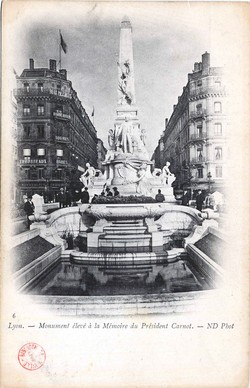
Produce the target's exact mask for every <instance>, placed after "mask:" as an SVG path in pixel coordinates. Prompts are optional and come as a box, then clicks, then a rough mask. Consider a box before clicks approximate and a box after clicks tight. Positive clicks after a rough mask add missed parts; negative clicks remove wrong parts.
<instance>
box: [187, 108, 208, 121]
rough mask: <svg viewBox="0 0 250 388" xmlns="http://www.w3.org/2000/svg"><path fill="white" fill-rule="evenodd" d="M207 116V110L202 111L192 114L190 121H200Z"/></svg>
mask: <svg viewBox="0 0 250 388" xmlns="http://www.w3.org/2000/svg"><path fill="white" fill-rule="evenodd" d="M206 114H207V111H206V109H200V110H197V111H193V112H190V114H189V117H190V119H199V118H204V116H206Z"/></svg>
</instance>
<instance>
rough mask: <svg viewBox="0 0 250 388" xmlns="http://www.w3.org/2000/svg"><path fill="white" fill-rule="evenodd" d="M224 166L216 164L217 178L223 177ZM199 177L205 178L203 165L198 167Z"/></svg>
mask: <svg viewBox="0 0 250 388" xmlns="http://www.w3.org/2000/svg"><path fill="white" fill-rule="evenodd" d="M222 172H223V171H222V166H219V165H217V166H215V178H222V177H223V174H222ZM197 178H203V167H199V168H197Z"/></svg>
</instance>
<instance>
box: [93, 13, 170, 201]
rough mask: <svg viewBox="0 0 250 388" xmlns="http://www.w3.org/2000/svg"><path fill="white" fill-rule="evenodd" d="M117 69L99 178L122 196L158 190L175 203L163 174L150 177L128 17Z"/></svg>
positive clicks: (122, 26) (121, 35)
mask: <svg viewBox="0 0 250 388" xmlns="http://www.w3.org/2000/svg"><path fill="white" fill-rule="evenodd" d="M117 68H118V84H117V88H118V95H117V108H116V117H115V123H114V129H110V130H109V135H108V143H109V150H108V152H107V156H106V159H105V161H104V163H103V165H104V168H105V172H104V176H103V177H102V179H103V180H105V183H106V184H107V185H109V186H110V185H112V186H116V187H118V190H119V192H120V193H121V194H122V195H130V194H133V195H146V196H155V194H156V193H157V191H158V189H159V188H161V189H163V191H164V194H165V195H167V196H168V197H169V198H170V197H171V201H174V197H173V190H172V188H171V185H170V184H168V182H167V181H166V179H165V183H162V176H161V175H164V171H162V174H160V176H157V175H154V174H153V175H152V174H151V165H152V162H150V160H149V155H148V152H147V149H146V147H145V137H146V135H145V129H141V125H140V122H139V117H138V108H137V105H136V96H135V76H134V58H133V43H132V26H131V23H130V21H129V19H128V18H127V17H125V18H124V19H123V21H122V22H121V27H120V52H119V61H118V62H117ZM173 177H174V176H173V174H172V178H173ZM174 179H175V177H174ZM172 181H173V179H172ZM172 181H171V183H172ZM99 183H100V178H99ZM162 186H163V187H162ZM167 186H169V189H170V191H169V190H167ZM167 191H168V192H167Z"/></svg>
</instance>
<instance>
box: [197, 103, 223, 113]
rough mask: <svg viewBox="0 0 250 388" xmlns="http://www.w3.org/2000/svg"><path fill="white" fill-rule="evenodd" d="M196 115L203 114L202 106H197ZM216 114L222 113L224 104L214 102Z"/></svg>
mask: <svg viewBox="0 0 250 388" xmlns="http://www.w3.org/2000/svg"><path fill="white" fill-rule="evenodd" d="M196 113H197V114H202V113H203V110H202V104H197V105H196ZM214 113H222V104H221V102H220V101H215V102H214Z"/></svg>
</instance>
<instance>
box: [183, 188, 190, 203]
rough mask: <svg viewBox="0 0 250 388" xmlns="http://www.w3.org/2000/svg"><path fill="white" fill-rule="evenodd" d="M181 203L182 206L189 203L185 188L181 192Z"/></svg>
mask: <svg viewBox="0 0 250 388" xmlns="http://www.w3.org/2000/svg"><path fill="white" fill-rule="evenodd" d="M181 204H182V205H183V206H188V204H189V194H188V191H187V190H184V193H183V196H182V200H181Z"/></svg>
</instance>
